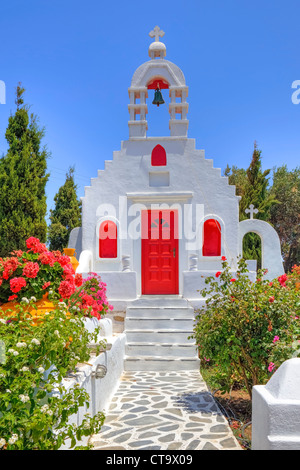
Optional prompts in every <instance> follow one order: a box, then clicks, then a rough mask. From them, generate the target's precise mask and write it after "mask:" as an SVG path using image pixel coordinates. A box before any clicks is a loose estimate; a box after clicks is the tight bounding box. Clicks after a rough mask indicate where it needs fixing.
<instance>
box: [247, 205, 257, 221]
mask: <svg viewBox="0 0 300 470" xmlns="http://www.w3.org/2000/svg"><path fill="white" fill-rule="evenodd" d="M245 212H246V214H250V219H253V214H257V213H258V209H254V205H253V204H250V206H249V209H246V210H245Z"/></svg>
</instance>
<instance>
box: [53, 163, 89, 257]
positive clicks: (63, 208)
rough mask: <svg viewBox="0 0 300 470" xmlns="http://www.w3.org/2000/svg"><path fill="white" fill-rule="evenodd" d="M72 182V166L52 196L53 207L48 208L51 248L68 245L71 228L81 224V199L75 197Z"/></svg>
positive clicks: (56, 248) (74, 186) (75, 189)
mask: <svg viewBox="0 0 300 470" xmlns="http://www.w3.org/2000/svg"><path fill="white" fill-rule="evenodd" d="M76 192H77V185H76V184H75V182H74V167H71V168H69V171H68V173H67V174H66V181H65V183H64V185H63V186H61V187H60V188H59V190H58V193H57V194H56V195H55V197H54V202H55V208H54V209H53V210H50V214H51V215H50V222H51V224H50V226H49V232H48V241H49V242H50V249H51V250H60V251H62V250H63V248H66V247H67V245H68V240H69V235H70V232H71V230H72V229H73V228H75V227H80V226H81V201H80V200H78V198H77V193H76Z"/></svg>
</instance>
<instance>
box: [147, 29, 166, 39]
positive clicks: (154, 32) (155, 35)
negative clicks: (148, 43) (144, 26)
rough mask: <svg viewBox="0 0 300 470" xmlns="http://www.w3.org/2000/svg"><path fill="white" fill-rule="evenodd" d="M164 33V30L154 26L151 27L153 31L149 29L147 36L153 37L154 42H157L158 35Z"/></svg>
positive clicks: (160, 35) (161, 35)
mask: <svg viewBox="0 0 300 470" xmlns="http://www.w3.org/2000/svg"><path fill="white" fill-rule="evenodd" d="M164 35H165V32H164V31H163V30H162V29H160V27H159V26H155V28H153V31H150V33H149V36H150V38H154V37H155V42H159V37H161V38H162V37H163V36H164Z"/></svg>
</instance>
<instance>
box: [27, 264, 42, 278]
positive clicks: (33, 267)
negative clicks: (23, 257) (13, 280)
mask: <svg viewBox="0 0 300 470" xmlns="http://www.w3.org/2000/svg"><path fill="white" fill-rule="evenodd" d="M39 270H40V267H39V265H38V263H33V262H32V261H29V262H28V263H27V264H25V266H24V268H23V276H26V277H31V278H34V277H36V276H37V273H38V272H39Z"/></svg>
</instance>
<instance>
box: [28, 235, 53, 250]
mask: <svg viewBox="0 0 300 470" xmlns="http://www.w3.org/2000/svg"><path fill="white" fill-rule="evenodd" d="M26 246H27V248H28V250H30V251H33V253H45V252H46V251H48V249H47V247H46V245H45V244H44V243H41V242H40V240H39V239H38V238H35V237H30V238H28V240H26Z"/></svg>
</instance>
